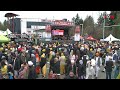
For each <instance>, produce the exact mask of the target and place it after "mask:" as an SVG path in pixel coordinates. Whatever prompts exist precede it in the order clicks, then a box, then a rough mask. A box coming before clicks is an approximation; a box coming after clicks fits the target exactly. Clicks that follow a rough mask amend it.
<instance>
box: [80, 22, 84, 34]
mask: <svg viewBox="0 0 120 90" xmlns="http://www.w3.org/2000/svg"><path fill="white" fill-rule="evenodd" d="M80 25H81V26H82V32H81V36H83V24H80Z"/></svg>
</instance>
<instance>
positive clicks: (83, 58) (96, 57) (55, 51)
mask: <svg viewBox="0 0 120 90" xmlns="http://www.w3.org/2000/svg"><path fill="white" fill-rule="evenodd" d="M119 53H120V45H119V44H117V43H107V42H105V43H103V42H92V43H91V42H90V43H89V42H84V43H81V42H75V43H59V42H49V43H42V42H41V43H40V44H39V45H34V44H30V43H21V44H20V43H15V42H10V43H8V44H4V45H1V46H0V78H1V79H37V78H39V75H40V74H41V75H42V79H60V76H61V75H63V76H64V78H63V79H89V78H90V77H91V78H92V79H99V72H103V73H105V75H106V79H112V78H113V79H120V74H119V65H120V61H119V60H120V56H119ZM47 64H49V67H48V66H47ZM101 67H103V69H101ZM47 70H49V71H47Z"/></svg>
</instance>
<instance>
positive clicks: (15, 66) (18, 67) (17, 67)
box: [13, 58, 21, 70]
mask: <svg viewBox="0 0 120 90" xmlns="http://www.w3.org/2000/svg"><path fill="white" fill-rule="evenodd" d="M13 64H14V60H13ZM20 67H21V64H20V59H19V58H16V60H15V64H14V70H19V69H20Z"/></svg>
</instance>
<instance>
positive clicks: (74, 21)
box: [72, 13, 83, 25]
mask: <svg viewBox="0 0 120 90" xmlns="http://www.w3.org/2000/svg"><path fill="white" fill-rule="evenodd" d="M72 21H73V23H74V24H75V25H80V24H83V19H82V18H80V17H79V15H78V13H77V15H76V17H73V18H72Z"/></svg>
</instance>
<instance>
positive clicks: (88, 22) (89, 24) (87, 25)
mask: <svg viewBox="0 0 120 90" xmlns="http://www.w3.org/2000/svg"><path fill="white" fill-rule="evenodd" d="M83 25H84V27H83V28H84V33H87V34H88V35H92V36H93V35H94V33H95V32H94V30H95V29H94V19H93V17H92V16H87V17H86V19H85V20H84V23H83Z"/></svg>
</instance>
